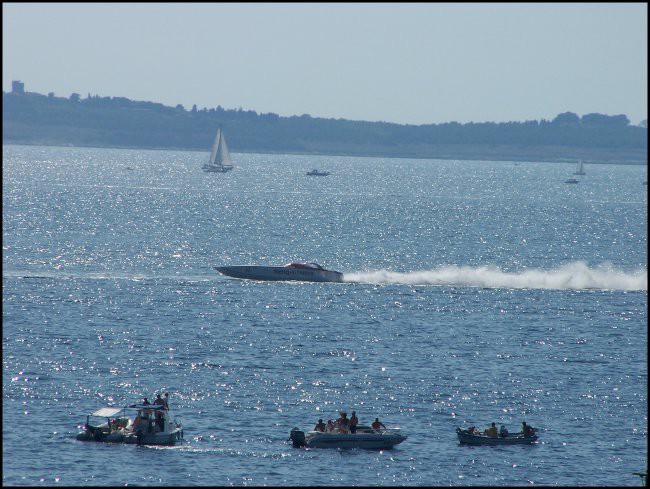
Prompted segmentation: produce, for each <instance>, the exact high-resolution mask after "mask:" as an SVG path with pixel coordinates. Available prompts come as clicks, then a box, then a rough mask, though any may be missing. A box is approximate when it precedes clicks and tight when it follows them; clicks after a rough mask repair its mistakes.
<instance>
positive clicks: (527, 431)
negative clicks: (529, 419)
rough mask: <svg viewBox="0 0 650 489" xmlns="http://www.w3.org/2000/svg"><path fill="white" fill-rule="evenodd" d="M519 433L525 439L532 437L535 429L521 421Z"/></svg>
mask: <svg viewBox="0 0 650 489" xmlns="http://www.w3.org/2000/svg"><path fill="white" fill-rule="evenodd" d="M521 432H522V433H523V435H524V437H525V438H528V437H529V436H533V435H534V434H535V428H533V427H532V426H530V425H528V424H526V422H525V421H523V422H522V423H521Z"/></svg>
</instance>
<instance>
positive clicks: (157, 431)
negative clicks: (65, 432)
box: [76, 404, 183, 445]
mask: <svg viewBox="0 0 650 489" xmlns="http://www.w3.org/2000/svg"><path fill="white" fill-rule="evenodd" d="M127 409H128V410H134V411H136V412H137V414H136V415H135V418H130V417H129V416H128V415H127ZM98 420H99V421H98ZM80 428H82V431H81V432H80V433H78V434H77V436H76V438H77V440H80V441H100V442H105V443H134V444H138V445H175V444H176V443H177V442H179V441H181V440H182V439H183V426H182V424H181V423H180V421H178V420H177V419H174V420H173V421H172V419H171V416H170V414H169V410H168V409H166V407H165V406H163V405H160V404H147V405H144V404H132V405H130V406H125V407H122V408H116V407H104V408H101V409H99V410H97V411H94V412H93V413H90V414H89V415H88V416H86V424H84V425H82V426H81V427H80Z"/></svg>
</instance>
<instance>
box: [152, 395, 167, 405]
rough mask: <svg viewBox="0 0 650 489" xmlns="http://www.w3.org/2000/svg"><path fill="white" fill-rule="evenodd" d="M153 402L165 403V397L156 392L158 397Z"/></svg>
mask: <svg viewBox="0 0 650 489" xmlns="http://www.w3.org/2000/svg"><path fill="white" fill-rule="evenodd" d="M153 403H154V404H157V405H160V406H164V405H165V401H163V398H162V397H160V394H156V399H154V401H153Z"/></svg>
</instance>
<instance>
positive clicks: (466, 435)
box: [456, 428, 538, 446]
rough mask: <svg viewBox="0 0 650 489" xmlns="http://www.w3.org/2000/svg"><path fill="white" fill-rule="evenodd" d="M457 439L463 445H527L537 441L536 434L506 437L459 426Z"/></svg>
mask: <svg viewBox="0 0 650 489" xmlns="http://www.w3.org/2000/svg"><path fill="white" fill-rule="evenodd" d="M456 433H457V434H458V441H459V442H460V443H462V444H464V445H492V446H494V445H529V444H531V443H534V442H535V441H537V438H538V437H537V435H532V436H526V437H524V436H523V435H522V434H520V433H517V434H514V435H508V436H506V437H502V436H499V437H496V438H495V437H491V436H487V435H482V434H475V433H470V432H469V431H467V430H462V429H460V428H458V429H456Z"/></svg>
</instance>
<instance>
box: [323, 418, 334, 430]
mask: <svg viewBox="0 0 650 489" xmlns="http://www.w3.org/2000/svg"><path fill="white" fill-rule="evenodd" d="M325 430H326V431H327V432H328V433H334V430H335V426H334V421H332V420H331V419H328V420H327V427H326V428H325Z"/></svg>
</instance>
